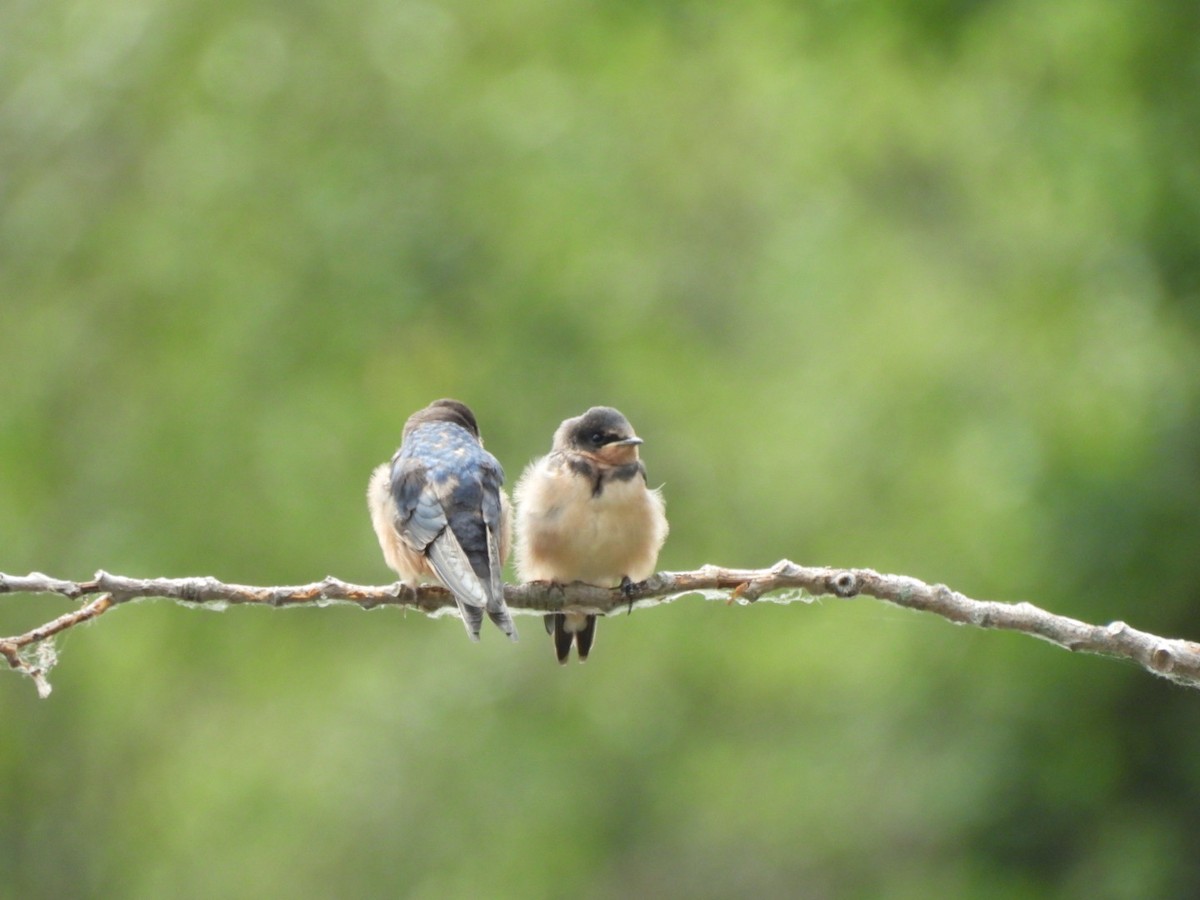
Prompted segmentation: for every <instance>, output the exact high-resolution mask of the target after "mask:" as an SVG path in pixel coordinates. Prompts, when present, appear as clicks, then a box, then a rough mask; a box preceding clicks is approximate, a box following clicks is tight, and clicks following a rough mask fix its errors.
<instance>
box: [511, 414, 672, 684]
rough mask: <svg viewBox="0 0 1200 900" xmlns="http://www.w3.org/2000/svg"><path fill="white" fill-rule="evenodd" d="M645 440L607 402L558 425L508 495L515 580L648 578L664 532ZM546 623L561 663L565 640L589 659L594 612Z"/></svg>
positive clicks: (624, 583) (557, 616)
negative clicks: (643, 450) (643, 453)
mask: <svg viewBox="0 0 1200 900" xmlns="http://www.w3.org/2000/svg"><path fill="white" fill-rule="evenodd" d="M642 443H643V441H642V439H641V438H640V437H638V436H637V435H636V434H635V433H634V430H633V426H632V425H630V424H629V420H628V419H626V418H625V416H623V415H622V414H621V413H620V412H619V411H617V410H615V409H613V408H612V407H609V406H593V407H592V408H591V409H589V410H588V411H587V412H585V413H583V415H580V416H576V417H574V418H570V419H566V420H565V421H564V422H563V423H562V424H561V425H559V426H558V429H557V430H556V431H555V432H554V440H553V443H552V446H551V449H550V452H549V453H548V454H547V455H546V456H543V457H540V458H538V459H535V460H534V461H533V462H531V463H530V464H529V465H528V466H527V467H526V469H525V471H524V472H523V473H522V475H521V477H520V479H519V480H518V482H517V486H516V488H515V489H514V490H513V500H514V502H515V503H516V506H517V524H516V560H517V574H518V576H519V577H520V579H521V580H522V581H550V582H557V583H560V584H563V583H568V582H571V581H582V582H586V583H588V584H594V585H598V586H600V587H609V588H611V587H616V586H618V585H619V586H621V587H622V588H625V589H628V588H629V586H630V585H632V584H633V583H635V582H638V581H644V580H645V579H646V578H648V577H649V576H650V575H652V574H653V573H654V567H655V564H656V563H657V562H658V552H659V550H660V549H661V548H662V545H663V542H664V541H665V540H666V539H667V532H668V531H669V526H668V524H667V516H666V504H665V502H664V500H663V496H662V492H661V489H651V488H650V487H648V485H647V482H646V467H645V465H644V464H643V463H642V461H641V458H640V456H639V452H638V447H640V446H641V444H642ZM545 625H546V631H547V633H549V634H551V635H553V637H554V652H555V655H556V656H557V657H558V661H559V662H560V663H564V664H565V663H566V662H567V659H568V657H569V656H570V653H571V646H572V644H574V646H575V648H576V653H577V655H578V657H579V661H580V662H585V661H586V660H587V658H588V653H590V652H591V649H592V644H593V642H594V641H595V639H596V616H595V615H592V614H590V613H578V612H569V613H552V614H550V615H547V616H546V617H545Z"/></svg>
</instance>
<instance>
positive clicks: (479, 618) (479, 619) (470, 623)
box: [454, 597, 483, 641]
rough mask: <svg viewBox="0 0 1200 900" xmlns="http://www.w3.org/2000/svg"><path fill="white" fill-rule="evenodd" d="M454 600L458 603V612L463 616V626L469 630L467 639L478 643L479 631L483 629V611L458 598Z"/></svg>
mask: <svg viewBox="0 0 1200 900" xmlns="http://www.w3.org/2000/svg"><path fill="white" fill-rule="evenodd" d="M454 599H455V600H457V601H458V611H459V612H460V613H461V614H462V620H463V625H465V626H466V629H467V637H469V638H470V639H471V640H473V641H478V640H479V629H480V628H482V627H483V610H482V609H480V608H479V607H478V606H471V605H469V604H467V603H463V602H462V600H459V599H458V597H455V598H454Z"/></svg>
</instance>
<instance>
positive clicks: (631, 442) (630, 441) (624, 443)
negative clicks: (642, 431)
mask: <svg viewBox="0 0 1200 900" xmlns="http://www.w3.org/2000/svg"><path fill="white" fill-rule="evenodd" d="M642 443H645V441H643V440H642V439H641V438H640V437H638V436H637V435H634V436H633V437H627V438H624V439H623V440H620V441H613V442H612V446H614V447H636V446H637V445H638V444H642Z"/></svg>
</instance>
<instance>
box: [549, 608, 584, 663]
mask: <svg viewBox="0 0 1200 900" xmlns="http://www.w3.org/2000/svg"><path fill="white" fill-rule="evenodd" d="M545 622H546V632H547V633H548V634H550V635H552V636H553V637H554V655H555V656H557V657H558V661H559V662H560V663H562V664H564V665H565V664H566V662H567V658H568V657H569V656H570V655H571V644H574V645H575V650H576V652H577V653H578V655H579V661H580V662H587V658H588V654H589V653H590V652H591V650H592V642H593V641H595V639H596V617H595V616H594V615H590V614H585V613H552V614H551V615H548V616H546V618H545Z"/></svg>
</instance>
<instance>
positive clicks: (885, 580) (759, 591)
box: [0, 560, 1200, 697]
mask: <svg viewBox="0 0 1200 900" xmlns="http://www.w3.org/2000/svg"><path fill="white" fill-rule="evenodd" d="M780 591H784V592H786V593H782V594H775V595H774V596H768V595H770V594H772V592H780ZM4 593H26V594H32V593H40V594H59V595H62V596H64V597H67V598H70V599H72V600H81V599H83V598H86V597H94V599H92V600H90V601H89V602H87V603H86V604H84V605H83V606H81V607H80V608H79V609H77V610H75V611H73V612H69V613H66V614H64V615H61V616H59V617H58V618H56V619H53V620H51V621H49V622H47V623H46V624H45V625H42V626H40V627H38V628H35V629H33V630H31V631H28V632H26V633H24V634H21V635H16V636H14V637H8V638H0V655H2V656H3V657H4V658H5V659H6V660H7V661H8V664H9V667H10V668H12V669H14V670H16V671H18V672H21V673H23V674H25V675H28V676H29V677H30V678H32V679H33V680H34V682H35V684H36V685H37V688H38V692H39V694H41V695H42V696H43V697H44V696H47V695H48V694H49V693H50V684H49V682H48V681H47V673H48V672H49V670H50V668H51V667H52V666H53V665H54V662H55V654H54V650H53V640H54V637H55V635H57V634H60V633H61V632H63V631H66V630H67V629H69V628H73V627H74V626H76V625H79V624H81V623H82V622H87V621H90V620H92V619H95V618H97V617H98V616H101V615H103V614H104V613H106V612H108V611H109V610H110V609H112V608H113V607H116V606H119V605H120V604H122V603H125V602H127V601H129V600H136V599H141V598H148V597H163V598H167V599H171V600H175V601H178V602H180V603H189V604H201V605H206V606H210V607H213V606H217V607H223V606H226V605H230V604H235V605H236V604H259V605H266V606H276V607H286V606H305V605H316V606H326V605H329V604H333V603H349V604H355V605H358V606H361V607H362V608H364V609H371V608H372V607H376V606H385V605H386V606H400V607H405V608H411V609H415V610H417V611H419V612H423V613H425V614H427V615H432V616H436V615H442V614H449V613H452V612H454V611H455V604H454V600H453V598H452V597H451V596H450V594H449V592H448V591H446V589H445V588H443V587H441V586H438V585H422V586H420V587H418V588H410V587H404V586H403V585H400V584H393V585H384V586H378V587H372V586H365V585H358V584H350V583H348V582H345V581H341V580H340V579H337V578H334V577H332V576H330V577H327V578H325V579H323V580H322V581H317V582H313V583H312V584H305V585H296V586H289V587H252V586H248V585H241V584H226V583H224V582H221V581H218V580H217V579H215V578H208V577H202V578H128V577H124V576H120V575H110V574H109V573H107V572H103V571H101V572H97V573H96V574H95V576H94V577H93V578H92V579H91V580H90V581H64V580H62V579H57V578H51V577H49V576H47V575H42V574H41V573H38V572H34V573H31V574H29V575H21V576H17V575H4V574H2V573H0V594H4ZM688 594H700V595H702V596H703V597H705V598H706V599H710V600H716V599H720V600H725V601H727V602H736V603H739V604H749V603H754V602H755V601H757V600H759V599H760V598H761V599H764V600H768V601H771V602H776V603H793V602H811V601H812V600H813V599H814V598H815V597H818V596H822V595H832V596H835V597H840V598H842V599H849V598H852V597H858V596H866V597H874V598H875V599H877V600H883V601H885V602H887V603H892V604H895V605H896V606H903V607H906V608H908V609H914V610H918V611H920V612H927V613H933V614H934V615H937V616H941V617H942V618H944V619H948V620H949V621H951V622H954V623H956V624H959V625H972V626H974V627H976V628H996V629H1001V630H1004V631H1015V632H1018V633H1020V634H1027V635H1030V636H1032V637H1037V638H1041V639H1042V640H1045V641H1049V642H1050V643H1052V644H1056V645H1058V646H1059V647H1063V648H1065V649H1067V650H1071V651H1076V652H1080V653H1092V654H1098V655H1100V656H1109V657H1113V658H1116V659H1125V660H1129V661H1132V662H1135V663H1137V664H1138V665H1140V666H1141V667H1142V668H1144V669H1146V670H1147V671H1148V672H1151V673H1153V674H1155V675H1159V676H1161V677H1164V678H1168V679H1170V680H1172V681H1174V682H1177V683H1178V684H1182V685H1186V686H1187V687H1192V688H1200V644H1197V643H1194V642H1192V641H1185V640H1179V639H1175V638H1164V637H1159V636H1157V635H1154V634H1150V633H1148V632H1145V631H1138V630H1137V629H1135V628H1131V627H1130V626H1128V625H1126V624H1125V623H1124V622H1112V623H1109V624H1108V625H1089V624H1088V623H1086V622H1081V621H1079V620H1077V619H1071V618H1067V617H1066V616H1059V615H1055V614H1054V613H1050V612H1047V611H1046V610H1044V609H1041V608H1040V607H1037V606H1034V605H1033V604H1032V603H1024V602H1022V603H1001V602H996V601H991V600H973V599H971V598H970V597H967V596H965V595H963V594H961V593H959V592H957V591H954V590H951V589H950V588H948V587H946V586H945V585H942V584H935V585H930V584H927V583H925V582H923V581H919V580H918V579H916V578H910V577H908V576H906V575H884V574H880V573H879V572H876V571H874V570H872V569H832V568H826V567H810V566H799V565H796V564H795V563H793V562H789V561H788V560H782V561H780V562H778V563H776V564H775V565H774V566H772V567H771V568H769V569H726V568H721V567H719V566H704V567H702V568H700V569H697V570H696V571H693V572H659V573H658V574H656V575H652V576H651V577H650V578H648V579H646V580H645V581H643V582H640V583H638V584H635V585H633V586H632V588H631V589H629V590H628V591H622V590H621V589H620V588H613V589H611V590H610V589H608V588H600V587H595V586H593V585H588V584H581V583H578V582H576V583H574V584H568V585H560V584H551V583H546V582H529V583H528V584H520V585H511V584H510V585H505V588H504V597H505V600H506V601H507V602H508V605H509V608H510V609H511V610H512V611H513V613H515V614H521V613H524V614H528V615H541V614H544V613H548V612H560V611H563V610H567V611H579V612H590V613H598V614H608V613H612V612H618V611H624V610H625V609H629V610H633V609H640V608H645V607H650V606H657V605H660V604H663V603H670V602H671V601H673V600H676V599H678V598H679V597H681V596H685V595H688Z"/></svg>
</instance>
